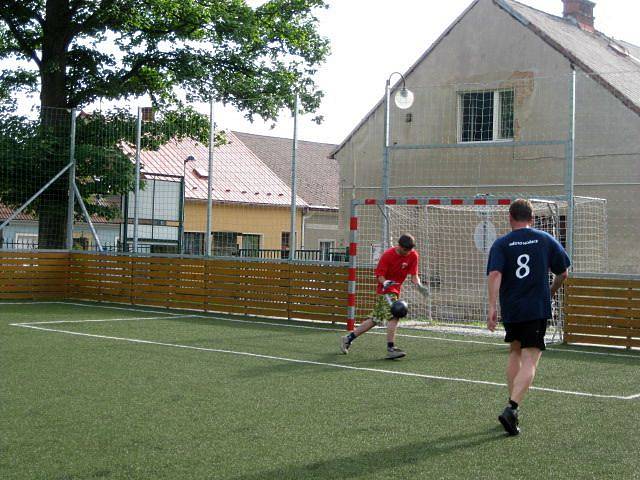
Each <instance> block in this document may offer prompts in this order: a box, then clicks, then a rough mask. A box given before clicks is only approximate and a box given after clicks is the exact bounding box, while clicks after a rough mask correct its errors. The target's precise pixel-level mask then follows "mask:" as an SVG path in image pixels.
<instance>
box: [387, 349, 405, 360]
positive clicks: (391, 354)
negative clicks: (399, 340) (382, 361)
mask: <svg viewBox="0 0 640 480" xmlns="http://www.w3.org/2000/svg"><path fill="white" fill-rule="evenodd" d="M405 355H406V353H404V352H403V351H402V350H400V349H399V348H398V347H391V348H387V360H395V359H396V358H402V357H404V356H405Z"/></svg>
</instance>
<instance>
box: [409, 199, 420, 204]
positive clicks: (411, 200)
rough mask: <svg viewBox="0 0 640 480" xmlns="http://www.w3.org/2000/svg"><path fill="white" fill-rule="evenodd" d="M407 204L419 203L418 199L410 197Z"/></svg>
mask: <svg viewBox="0 0 640 480" xmlns="http://www.w3.org/2000/svg"><path fill="white" fill-rule="evenodd" d="M407 205H418V200H417V199H415V198H410V199H409V200H407Z"/></svg>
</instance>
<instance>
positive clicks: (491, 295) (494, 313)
mask: <svg viewBox="0 0 640 480" xmlns="http://www.w3.org/2000/svg"><path fill="white" fill-rule="evenodd" d="M501 283H502V272H500V271H498V270H492V271H491V272H489V277H488V280H487V288H488V291H489V292H488V302H489V305H488V307H489V308H488V312H487V328H488V329H489V330H490V331H492V332H493V331H494V330H495V329H496V325H497V324H498V294H499V293H500V284H501Z"/></svg>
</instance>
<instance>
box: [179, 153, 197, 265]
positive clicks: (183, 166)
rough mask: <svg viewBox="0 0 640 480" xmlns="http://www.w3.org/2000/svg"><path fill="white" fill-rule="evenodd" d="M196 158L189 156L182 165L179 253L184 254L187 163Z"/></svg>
mask: <svg viewBox="0 0 640 480" xmlns="http://www.w3.org/2000/svg"><path fill="white" fill-rule="evenodd" d="M195 160H196V157H194V156H193V155H189V156H188V157H187V158H185V159H184V162H183V164H182V201H181V204H180V253H181V254H182V253H184V207H185V200H186V190H187V182H186V179H187V163H189V162H195Z"/></svg>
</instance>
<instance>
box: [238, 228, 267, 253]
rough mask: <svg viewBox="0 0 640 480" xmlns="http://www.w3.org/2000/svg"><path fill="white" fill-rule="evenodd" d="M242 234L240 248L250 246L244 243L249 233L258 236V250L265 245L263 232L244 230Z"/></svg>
mask: <svg viewBox="0 0 640 480" xmlns="http://www.w3.org/2000/svg"><path fill="white" fill-rule="evenodd" d="M240 235H241V236H242V242H241V243H240V248H241V249H242V250H248V247H246V246H245V244H244V236H245V235H247V236H248V235H252V236H256V237H258V250H260V249H261V248H262V245H264V242H263V240H264V238H263V237H264V235H263V234H262V233H258V232H256V233H251V232H242V233H241V234H240Z"/></svg>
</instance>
